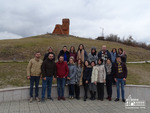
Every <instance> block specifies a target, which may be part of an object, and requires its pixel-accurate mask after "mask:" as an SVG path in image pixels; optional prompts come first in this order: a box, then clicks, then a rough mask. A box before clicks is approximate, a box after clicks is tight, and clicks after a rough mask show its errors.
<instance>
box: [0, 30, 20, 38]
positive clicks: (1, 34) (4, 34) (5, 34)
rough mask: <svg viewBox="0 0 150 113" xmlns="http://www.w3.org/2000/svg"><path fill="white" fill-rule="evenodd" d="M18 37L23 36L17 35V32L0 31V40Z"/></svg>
mask: <svg viewBox="0 0 150 113" xmlns="http://www.w3.org/2000/svg"><path fill="white" fill-rule="evenodd" d="M20 38H23V37H22V36H20V35H17V34H13V33H9V32H7V31H5V32H0V40H2V39H20Z"/></svg>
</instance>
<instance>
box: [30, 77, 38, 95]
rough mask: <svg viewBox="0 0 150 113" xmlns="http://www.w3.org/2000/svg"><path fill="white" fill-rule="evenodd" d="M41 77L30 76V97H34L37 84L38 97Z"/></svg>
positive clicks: (36, 92) (36, 93)
mask: <svg viewBox="0 0 150 113" xmlns="http://www.w3.org/2000/svg"><path fill="white" fill-rule="evenodd" d="M39 81H40V76H30V97H33V86H34V82H35V97H38V92H39Z"/></svg>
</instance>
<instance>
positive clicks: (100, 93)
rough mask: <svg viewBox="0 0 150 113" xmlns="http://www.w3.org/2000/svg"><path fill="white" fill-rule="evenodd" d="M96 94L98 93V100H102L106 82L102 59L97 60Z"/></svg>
mask: <svg viewBox="0 0 150 113" xmlns="http://www.w3.org/2000/svg"><path fill="white" fill-rule="evenodd" d="M97 71H98V72H97V73H98V76H97V81H96V82H97V92H98V100H101V101H103V100H104V83H105V82H106V71H105V66H104V64H103V59H98V65H97Z"/></svg>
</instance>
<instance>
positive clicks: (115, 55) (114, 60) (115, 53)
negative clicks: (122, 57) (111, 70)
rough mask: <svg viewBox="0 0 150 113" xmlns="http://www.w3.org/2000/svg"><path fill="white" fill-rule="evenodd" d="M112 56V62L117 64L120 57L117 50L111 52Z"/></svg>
mask: <svg viewBox="0 0 150 113" xmlns="http://www.w3.org/2000/svg"><path fill="white" fill-rule="evenodd" d="M110 54H111V62H112V63H113V64H114V63H116V58H117V56H118V54H117V49H116V48H113V49H112V51H111V52H110Z"/></svg>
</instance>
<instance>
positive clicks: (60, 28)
mask: <svg viewBox="0 0 150 113" xmlns="http://www.w3.org/2000/svg"><path fill="white" fill-rule="evenodd" d="M69 24H70V20H69V19H68V18H64V19H62V25H60V24H56V25H55V28H54V30H53V32H52V34H60V35H61V34H63V35H69Z"/></svg>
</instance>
